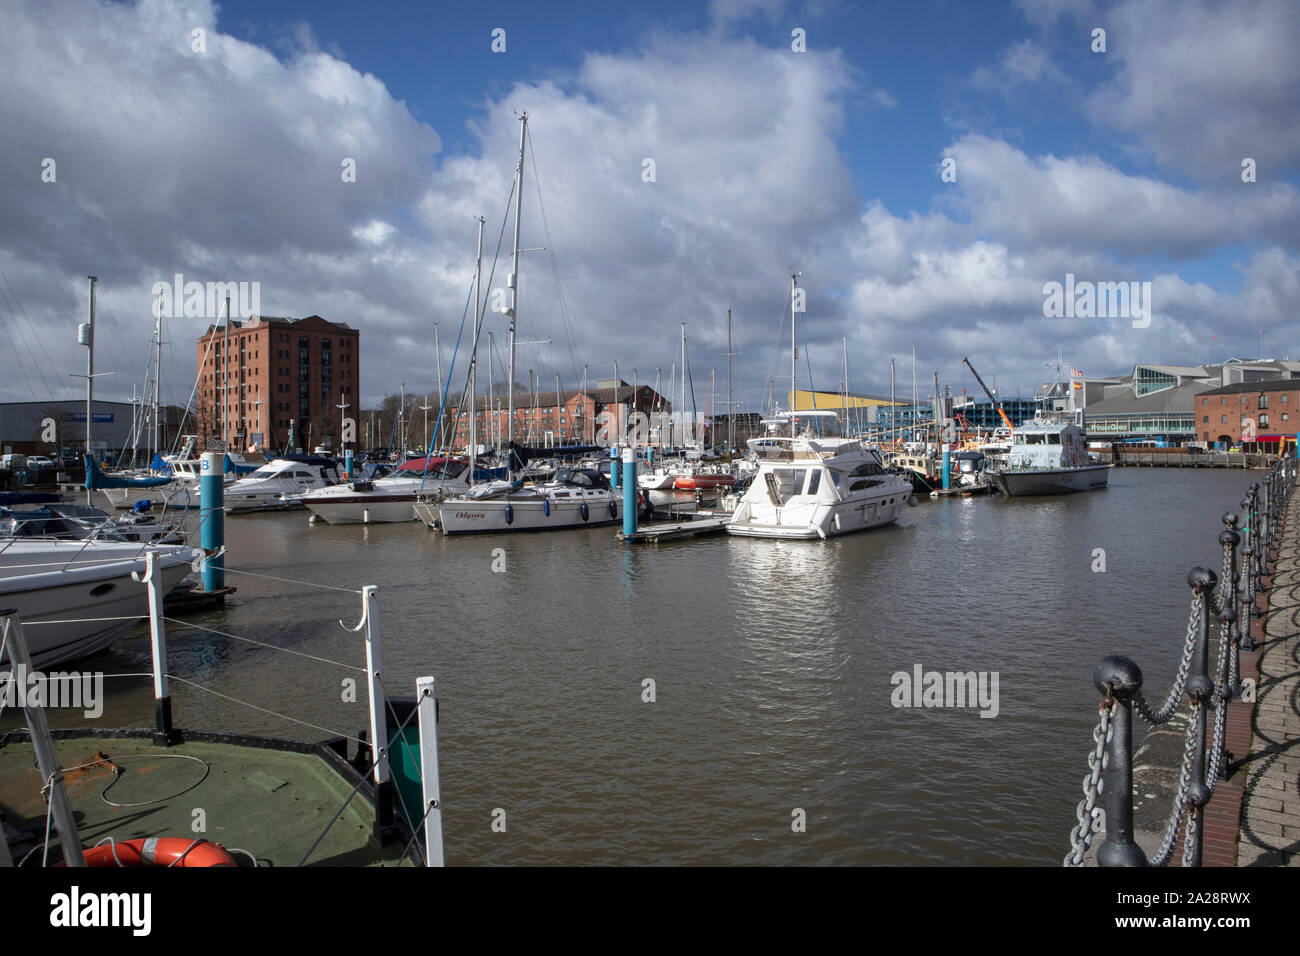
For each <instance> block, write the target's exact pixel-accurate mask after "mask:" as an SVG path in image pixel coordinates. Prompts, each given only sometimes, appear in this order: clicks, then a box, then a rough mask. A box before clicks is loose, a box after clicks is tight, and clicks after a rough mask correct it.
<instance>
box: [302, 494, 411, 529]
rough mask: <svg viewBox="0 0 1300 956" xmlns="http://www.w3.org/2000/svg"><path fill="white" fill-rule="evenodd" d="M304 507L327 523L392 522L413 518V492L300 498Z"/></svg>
mask: <svg viewBox="0 0 1300 956" xmlns="http://www.w3.org/2000/svg"><path fill="white" fill-rule="evenodd" d="M302 504H304V505H306V507H307V510H308V511H310V512H311V513H312V514H314V515H315V516H316V517H318V518H320V519H321V520H322V521H325V522H328V523H329V524H394V523H397V522H401V521H414V520H415V517H416V516H415V495H413V494H406V495H362V494H358V495H355V496H352V497H349V498H343V497H338V498H314V499H313V498H304V499H303V500H302Z"/></svg>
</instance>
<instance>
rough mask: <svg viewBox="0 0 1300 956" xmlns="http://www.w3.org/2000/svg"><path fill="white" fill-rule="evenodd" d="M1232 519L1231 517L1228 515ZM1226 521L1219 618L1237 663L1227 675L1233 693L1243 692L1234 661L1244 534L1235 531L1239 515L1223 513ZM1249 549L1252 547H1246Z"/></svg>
mask: <svg viewBox="0 0 1300 956" xmlns="http://www.w3.org/2000/svg"><path fill="white" fill-rule="evenodd" d="M1229 518H1231V519H1232V520H1231V521H1229V520H1228V519H1229ZM1223 523H1224V524H1226V525H1227V526H1228V527H1227V530H1225V531H1223V532H1222V533H1221V534H1220V535H1219V544H1221V545H1223V565H1224V567H1225V568H1227V571H1228V578H1227V580H1226V581H1224V582H1223V584H1224V588H1223V593H1224V595H1225V596H1224V600H1223V607H1222V609H1221V610H1220V612H1219V620H1221V621H1222V622H1223V623H1224V624H1226V625H1227V627H1228V643H1229V645H1230V648H1229V654H1230V655H1231V657H1230V660H1231V661H1233V662H1234V666H1233V667H1230V668H1229V670H1228V673H1227V674H1225V675H1224V679H1225V680H1226V681H1227V682H1228V687H1229V691H1230V693H1231V695H1232V696H1238V695H1240V694H1241V676H1240V675H1239V674H1238V673H1237V670H1236V667H1235V661H1236V659H1237V651H1238V650H1239V649H1240V647H1241V644H1242V634H1241V625H1240V623H1239V622H1240V620H1241V615H1240V614H1238V608H1239V607H1240V605H1241V589H1240V585H1241V571H1240V569H1239V568H1238V567H1237V545H1239V544H1240V543H1241V535H1240V534H1238V533H1237V531H1236V524H1237V517H1236V515H1224V517H1223ZM1247 552H1249V549H1247ZM1246 635H1247V637H1249V635H1250V618H1247V619H1246Z"/></svg>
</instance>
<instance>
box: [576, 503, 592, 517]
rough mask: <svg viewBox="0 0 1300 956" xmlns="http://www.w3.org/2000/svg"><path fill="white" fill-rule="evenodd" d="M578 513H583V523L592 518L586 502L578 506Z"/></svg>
mask: <svg viewBox="0 0 1300 956" xmlns="http://www.w3.org/2000/svg"><path fill="white" fill-rule="evenodd" d="M578 511H579V512H581V514H582V520H583V521H586V520H587V519H588V518H589V517H591V515H590V513H589V512H588V511H587V502H585V501H584V502H583V503H582V504H581V505H579V506H578Z"/></svg>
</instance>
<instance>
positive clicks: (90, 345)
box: [86, 276, 99, 505]
mask: <svg viewBox="0 0 1300 956" xmlns="http://www.w3.org/2000/svg"><path fill="white" fill-rule="evenodd" d="M87 278H88V279H90V322H89V324H88V325H87V326H86V455H87V456H89V457H92V458H93V457H94V454H95V453H94V451H92V450H91V443H90V426H91V423H92V422H94V420H95V416H94V413H93V411H92V408H91V405H92V403H93V402H94V398H95V283H96V282H98V281H99V279H98V278H97V277H96V276H87ZM92 494H93V492H92V491H91V490H90V487H89V482H88V483H87V487H86V504H88V505H89V504H92V502H91V500H90V498H91V495H92Z"/></svg>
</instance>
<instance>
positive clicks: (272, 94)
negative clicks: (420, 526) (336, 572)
mask: <svg viewBox="0 0 1300 956" xmlns="http://www.w3.org/2000/svg"><path fill="white" fill-rule="evenodd" d="M195 27H199V28H202V29H204V30H205V31H207V43H206V46H205V48H204V50H203V51H202V52H198V53H196V52H195V51H194V50H193V49H191V44H190V41H189V37H190V31H191V30H192V29H194V28H195ZM498 27H500V28H502V29H504V30H505V31H506V52H505V53H501V54H498V53H493V52H492V50H491V42H492V35H491V33H492V30H493V29H495V28H498ZM796 27H798V28H802V29H804V30H805V31H806V43H807V52H805V53H796V52H794V51H793V50H792V49H791V31H792V30H793V29H794V28H796ZM1097 27H1101V28H1103V29H1105V30H1106V42H1107V50H1106V52H1104V53H1096V52H1093V51H1092V49H1091V48H1090V47H1091V45H1092V42H1093V41H1092V31H1093V30H1094V29H1095V28H1097ZM1298 44H1300V5H1297V4H1294V3H1291V2H1287V0H1240V2H1237V3H1233V4H1226V3H1217V2H1211V0H1119V2H1103V3H1098V2H1094V0H1009V2H1006V3H993V2H989V3H983V2H980V3H975V2H932V3H881V4H853V3H841V2H834V0H817V2H812V3H802V2H797V0H793V2H791V0H713V2H711V3H707V4H705V3H698V4H672V3H654V4H651V3H644V2H631V3H626V4H621V5H610V4H600V3H552V4H536V3H529V4H522V3H506V4H491V5H488V4H478V5H474V4H425V3H379V2H376V3H372V4H369V5H361V6H356V5H352V4H329V3H275V4H268V3H252V2H243V0H235V2H227V3H222V4H219V5H217V4H213V3H211V2H209V0H172V2H164V0H138V2H137V0H133V2H127V3H114V2H106V0H99V2H95V0H81V2H75V0H49V2H44V3H40V2H36V0H25V2H24V0H17V2H15V3H12V4H8V5H6V7H5V8H4V10H2V11H0V55H2V56H4V58H5V61H6V62H7V63H8V64H10V72H11V75H12V77H13V79H12V81H11V82H10V83H8V84H6V87H5V89H3V90H0V112H3V113H4V115H6V116H7V117H9V118H10V119H9V123H8V129H9V130H11V131H12V135H11V136H9V137H7V138H6V142H5V143H4V145H3V146H2V147H0V169H3V172H4V173H5V178H4V180H3V182H4V184H5V185H4V186H2V187H0V235H2V236H3V237H4V241H3V243H0V269H3V271H4V274H5V276H6V277H7V278H8V280H9V283H10V284H12V286H13V293H14V297H16V298H14V299H13V301H12V302H11V301H10V300H9V299H6V300H5V302H4V303H3V304H0V325H3V326H5V328H6V330H7V331H8V332H10V333H11V336H12V335H13V334H14V333H17V332H19V331H20V328H19V323H25V324H24V325H23V327H22V329H21V331H23V332H25V333H26V335H27V337H28V338H29V339H36V340H39V341H37V342H32V343H30V344H29V345H28V346H27V348H26V349H22V348H18V349H16V350H15V355H16V356H18V358H21V357H22V356H28V357H33V356H37V355H41V354H42V353H45V354H48V355H50V356H51V359H50V363H49V364H51V365H52V366H53V368H52V369H51V372H52V373H54V374H53V375H52V377H53V379H54V380H56V381H67V378H66V374H64V373H66V371H67V368H73V367H75V366H76V365H77V364H78V363H79V362H80V356H79V353H78V352H77V349H76V347H75V345H74V344H72V343H70V341H69V340H70V338H71V336H70V335H69V333H68V329H69V327H70V325H71V326H75V321H77V319H78V318H79V317H80V316H81V315H82V314H83V313H84V310H85V307H86V295H85V288H84V286H85V281H84V276H85V275H86V274H89V273H92V272H93V273H95V274H98V275H100V277H101V285H100V294H101V307H102V308H103V310H104V315H105V322H106V323H107V325H108V331H107V334H108V335H109V337H110V340H111V341H112V342H113V345H112V348H113V349H114V350H115V359H114V360H115V361H116V362H117V363H118V364H119V365H120V366H121V367H120V369H119V371H120V375H119V376H116V377H115V379H116V381H114V380H109V383H108V384H106V386H105V387H106V388H108V389H110V390H111V389H114V388H120V390H121V394H124V395H127V394H129V393H130V385H131V383H132V382H135V381H138V380H139V379H140V378H141V377H142V368H143V365H142V359H141V355H142V352H143V350H141V349H137V348H136V347H135V344H134V343H138V342H141V341H142V340H147V337H148V334H149V330H150V328H151V324H152V320H151V317H150V316H149V314H148V310H149V305H150V301H151V300H150V297H149V296H150V292H149V290H150V289H151V287H152V286H153V284H154V283H155V282H156V281H158V280H159V279H170V278H171V276H172V275H173V274H175V273H176V272H183V273H185V274H186V276H187V278H188V277H194V278H196V279H200V280H209V281H228V280H232V279H233V280H241V279H249V280H252V281H258V282H259V283H260V287H261V295H262V303H261V305H262V309H261V311H263V312H264V313H266V314H276V315H291V316H300V315H307V314H312V313H317V314H321V315H323V316H325V317H326V318H330V319H334V320H339V321H347V322H349V323H350V324H353V325H355V326H357V327H359V328H360V329H361V330H362V391H363V401H364V402H366V403H369V402H371V401H375V400H377V399H378V398H379V397H380V396H382V395H383V394H386V393H388V392H391V391H395V390H396V388H395V384H394V383H397V382H399V381H407V382H408V384H409V383H411V382H419V381H421V380H423V379H429V378H431V372H430V370H431V368H432V367H433V366H434V365H435V364H436V363H435V357H434V354H433V344H432V342H433V335H432V326H433V323H435V322H436V323H438V326H439V329H440V331H441V332H442V333H443V334H442V335H441V336H440V339H441V340H442V342H443V355H442V361H443V365H444V368H445V367H446V366H447V364H449V362H450V360H451V348H450V345H449V344H447V343H448V342H449V340H450V339H451V338H452V337H453V336H452V335H449V334H448V333H447V330H448V329H449V328H452V327H454V326H455V324H456V323H457V322H458V321H459V317H460V313H461V308H462V305H463V303H464V295H465V289H466V287H467V282H468V279H469V275H470V268H471V261H470V260H471V258H472V244H473V238H474V229H475V226H474V223H473V216H475V215H484V216H486V217H487V219H488V222H489V232H490V233H491V234H492V235H495V230H496V229H498V228H499V227H500V222H501V218H502V214H503V211H504V204H505V197H506V194H507V193H508V191H509V187H510V179H511V175H512V171H513V170H512V166H513V159H514V151H515V148H516V147H515V143H516V142H517V136H518V126H517V123H516V122H515V120H514V118H513V115H512V114H513V112H514V111H515V110H518V109H528V110H529V112H530V115H531V122H530V128H531V132H532V137H533V146H534V148H535V151H536V159H537V174H538V177H539V178H538V180H533V179H531V176H532V175H533V174H532V171H531V170H530V180H529V182H528V183H527V186H526V190H525V213H524V233H525V235H524V245H525V246H526V247H529V248H536V247H540V246H542V245H548V247H549V248H550V249H551V251H553V252H554V253H555V255H556V261H557V263H558V266H559V270H560V278H561V282H562V287H563V292H564V296H565V301H566V302H567V303H568V314H567V316H566V315H565V314H563V313H562V312H561V310H560V308H559V306H558V304H557V300H556V296H555V295H554V280H553V277H552V275H551V272H550V262H549V259H548V258H547V257H546V256H543V255H540V254H529V255H528V256H526V257H525V263H524V268H523V275H524V292H523V295H522V298H521V329H522V330H523V332H524V334H525V335H527V336H529V337H533V338H543V337H550V338H552V340H553V341H554V342H555V345H554V346H553V347H551V349H550V350H549V351H548V350H547V349H545V348H539V349H535V350H534V351H533V352H532V353H529V354H526V355H523V356H521V364H520V367H521V370H522V371H521V374H520V375H519V376H518V377H519V378H520V379H521V380H524V381H526V379H527V369H528V368H532V367H536V368H535V371H536V372H537V374H538V375H540V376H541V377H542V378H543V380H545V381H548V382H549V381H552V380H553V376H554V375H555V374H560V375H561V377H562V379H563V380H564V382H565V384H566V385H573V384H576V378H577V376H578V375H580V367H581V366H582V365H589V366H590V367H591V368H592V369H600V370H604V369H611V368H612V364H613V362H615V361H618V362H619V363H620V368H621V369H624V370H627V369H630V368H638V370H639V371H640V372H642V373H643V375H642V377H643V378H647V379H648V378H650V377H651V376H652V374H653V373H652V372H647V371H646V370H647V369H663V374H664V376H665V377H666V376H667V375H668V374H669V368H670V367H671V363H672V358H673V354H674V352H675V342H676V339H677V335H678V332H679V326H678V323H679V322H681V321H686V322H688V328H689V333H688V334H689V336H690V338H691V341H692V349H693V353H692V354H693V355H698V357H699V360H698V361H696V360H695V359H693V360H692V365H693V368H694V369H695V371H696V376H697V378H699V377H701V374H703V375H707V368H708V367H709V365H711V364H712V362H714V361H715V360H716V356H717V355H718V354H719V353H720V352H721V351H722V348H723V343H724V342H725V318H724V317H725V314H726V308H727V306H728V305H731V306H732V307H733V309H734V311H735V315H736V325H737V338H738V340H739V342H740V343H741V348H742V349H743V350H744V353H745V355H744V357H743V359H742V360H741V361H740V362H739V363H738V367H737V370H736V371H737V375H738V377H739V379H740V382H741V390H742V393H743V395H744V398H745V400H746V401H748V402H749V403H750V404H751V405H752V404H755V403H756V402H757V401H759V400H760V397H761V396H762V395H763V394H765V393H766V391H767V388H768V381H769V379H770V377H771V376H772V374H773V372H772V369H773V368H777V369H779V368H781V367H782V362H781V360H780V345H779V343H780V342H781V341H782V332H781V330H780V325H779V321H778V318H777V317H778V316H779V314H780V312H781V302H782V299H783V297H784V295H785V290H786V287H787V284H788V275H787V273H788V271H789V269H790V267H791V266H793V267H795V268H798V269H801V270H803V272H804V277H803V279H802V282H803V284H804V285H805V287H806V289H807V290H808V296H809V308H808V312H807V314H806V315H805V316H804V317H803V318H802V319H801V328H802V329H803V335H801V338H803V339H805V341H806V343H807V345H808V349H809V352H810V355H811V357H812V360H813V366H814V374H816V375H817V376H819V379H820V381H819V384H826V385H827V386H828V387H834V386H835V385H836V384H837V380H838V377H839V374H840V373H839V369H840V354H839V353H840V343H841V340H842V339H847V341H848V348H849V352H850V365H851V370H852V378H853V385H854V386H855V387H856V388H858V389H859V390H871V389H876V390H878V389H880V388H882V387H884V386H886V385H887V382H888V366H889V359H890V357H896V358H897V359H898V360H899V361H900V363H903V364H907V363H908V362H910V355H911V346H912V343H916V345H917V350H918V353H919V354H920V355H921V361H922V375H921V377H922V379H924V380H928V379H929V375H930V372H931V371H938V372H939V373H940V377H941V380H943V381H945V382H951V383H952V384H953V385H954V387H955V388H956V389H957V390H958V391H960V390H961V389H962V388H967V389H973V387H974V386H973V382H972V381H970V380H969V377H968V376H967V375H965V374H964V367H963V366H961V364H960V360H961V358H962V357H963V356H966V355H969V356H970V357H971V359H972V361H974V362H976V364H977V367H980V368H981V370H982V371H984V372H985V373H986V376H987V377H989V378H993V377H995V376H996V377H997V378H998V381H999V383H1001V384H1002V386H1003V388H1004V389H1006V390H1008V391H1012V390H1015V389H1020V390H1022V391H1029V390H1032V389H1033V388H1034V387H1035V386H1036V385H1038V384H1039V383H1040V382H1041V381H1043V380H1044V379H1045V378H1048V377H1050V376H1049V374H1048V373H1047V371H1046V363H1047V361H1048V360H1049V359H1053V358H1054V357H1055V355H1056V354H1057V352H1058V350H1060V351H1061V352H1062V354H1063V355H1064V357H1065V361H1066V363H1067V365H1070V366H1072V367H1077V368H1082V369H1084V370H1085V371H1086V372H1087V373H1088V374H1098V375H1101V374H1118V373H1123V372H1124V371H1125V370H1127V369H1129V368H1131V367H1132V365H1133V364H1134V363H1135V362H1163V363H1171V364H1189V363H1193V362H1197V363H1199V362H1204V361H1206V360H1207V359H1208V358H1209V356H1210V354H1211V353H1210V337H1211V336H1212V335H1213V336H1217V340H1216V349H1217V352H1216V357H1217V358H1220V359H1221V358H1223V357H1225V356H1226V355H1227V354H1229V353H1232V354H1239V355H1248V356H1253V355H1255V354H1256V351H1257V350H1258V348H1259V344H1258V343H1259V332H1260V331H1261V330H1262V331H1264V333H1265V336H1264V342H1265V349H1264V350H1265V351H1266V352H1267V353H1269V354H1272V355H1275V356H1277V357H1282V356H1283V355H1290V356H1291V357H1296V356H1297V353H1300V348H1298V347H1297V346H1298V344H1300V343H1297V341H1296V333H1297V325H1296V322H1295V311H1294V309H1295V301H1296V299H1297V298H1298V297H1300V249H1298V248H1297V247H1298V246H1300V190H1297V175H1298V174H1300V123H1297V122H1296V120H1297V118H1298V117H1297V116H1296V113H1297V106H1296V104H1297V103H1298V102H1300V66H1298V65H1297V62H1298V61H1297V58H1296V57H1295V56H1294V50H1295V49H1296V47H1297V45H1298ZM945 156H951V157H953V158H954V159H955V160H956V162H957V172H958V175H957V181H956V182H953V183H945V182H942V181H941V180H940V175H939V174H940V162H941V160H942V159H943V158H944V157H945ZM1247 156H1249V157H1253V158H1254V159H1255V160H1256V162H1257V164H1258V173H1257V181H1256V182H1254V183H1250V184H1246V183H1243V182H1242V180H1241V171H1240V163H1241V160H1242V158H1243V157H1247ZM47 157H54V158H57V159H58V161H59V177H58V182H57V184H53V183H42V182H41V181H40V179H39V178H38V176H37V175H34V174H33V173H34V171H35V172H36V173H39V164H40V163H41V162H42V159H43V158H47ZM341 157H355V158H356V160H357V162H358V169H359V171H360V174H359V177H358V180H357V182H356V183H355V184H352V185H351V186H349V187H348V188H343V187H342V186H341V185H340V183H339V179H338V174H337V170H338V165H339V161H340V158H341ZM644 157H653V158H655V160H656V162H657V164H658V177H657V181H656V182H654V183H650V184H647V183H644V182H643V181H642V180H641V178H640V172H641V162H642V159H643V158H644ZM538 182H540V184H541V186H542V194H543V198H544V199H545V203H546V206H545V209H546V217H547V224H548V225H549V230H550V233H551V240H550V242H549V243H548V241H547V239H546V236H545V235H544V234H543V230H542V229H541V223H540V219H541V216H540V213H541V206H540V205H539V204H538V200H537V196H536V189H535V186H536V184H537V183H538ZM490 243H491V239H489V244H490ZM500 268H501V271H502V272H504V271H505V269H506V266H505V265H502V266H501V267H500ZM1066 274H1074V275H1076V276H1077V277H1078V278H1080V279H1089V280H1092V281H1125V282H1128V281H1150V282H1152V283H1153V286H1154V290H1155V291H1154V302H1155V308H1154V315H1153V321H1152V322H1151V324H1150V326H1149V327H1144V328H1137V327H1130V324H1129V323H1128V322H1127V321H1125V320H1102V321H1097V320H1093V321H1091V322H1090V321H1088V320H1086V319H1080V320H1072V321H1067V320H1063V319H1049V318H1047V317H1045V315H1044V311H1043V301H1044V293H1043V286H1044V283H1047V282H1052V281H1061V280H1062V279H1063V278H1064V277H1065V275H1066ZM0 285H3V283H0ZM11 298H13V297H11ZM17 303H21V310H19V309H15V308H14V305H16V304H17ZM488 321H489V323H490V324H489V326H488V327H490V328H494V329H496V332H497V337H498V339H500V338H501V337H502V331H503V330H502V328H501V327H500V326H501V324H502V323H501V321H500V317H499V316H489V317H488ZM201 325H202V323H201V322H197V321H191V323H190V325H185V326H183V327H180V328H176V329H173V330H171V336H172V342H173V349H174V355H173V356H172V360H173V362H174V364H175V365H176V367H177V371H176V374H175V378H176V381H175V382H174V383H171V385H172V386H173V387H174V389H175V391H176V392H177V393H179V394H180V397H181V398H182V400H183V397H184V395H185V394H187V393H188V389H189V385H190V384H191V383H192V376H193V361H194V359H193V355H192V346H191V345H189V344H187V343H192V342H193V340H194V339H195V338H197V335H198V334H199V332H201V327H200V326H201ZM785 334H786V335H788V326H787V332H786V333H785ZM15 338H16V337H15ZM5 343H6V339H5V338H0V346H3V345H4V344H5ZM570 346H571V347H570ZM10 361H15V359H13V358H11V359H10ZM42 361H44V359H43V357H42ZM64 366H67V368H64ZM900 367H901V366H900ZM702 368H703V369H706V371H704V372H703V373H701V371H700V370H701V369H702ZM0 371H4V369H0ZM909 371H910V370H909ZM600 374H602V375H603V374H607V373H606V372H603V371H602V372H601V373H600ZM428 384H429V385H430V387H432V382H429V383H428ZM69 387H71V386H69ZM0 391H3V392H4V393H5V397H6V398H9V399H17V398H25V397H28V396H27V395H26V394H25V393H26V392H27V391H29V388H28V387H27V386H25V385H20V384H19V383H18V378H17V376H14V375H8V376H4V375H0ZM38 397H40V396H38Z"/></svg>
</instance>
